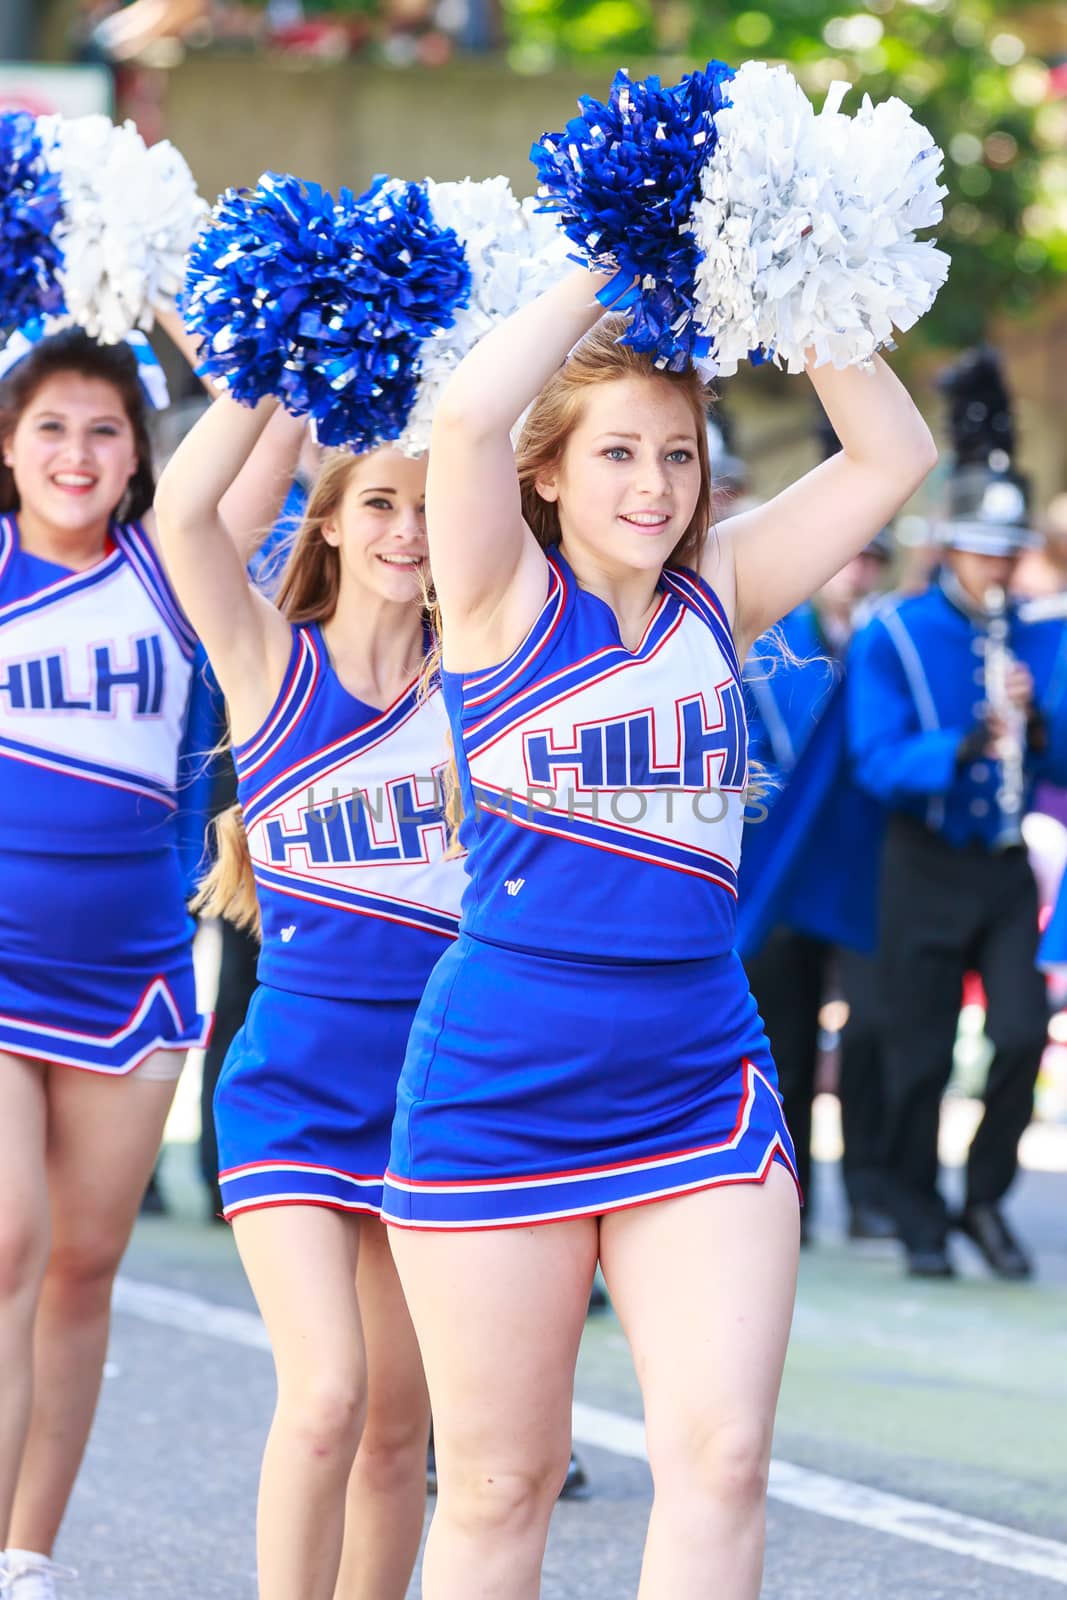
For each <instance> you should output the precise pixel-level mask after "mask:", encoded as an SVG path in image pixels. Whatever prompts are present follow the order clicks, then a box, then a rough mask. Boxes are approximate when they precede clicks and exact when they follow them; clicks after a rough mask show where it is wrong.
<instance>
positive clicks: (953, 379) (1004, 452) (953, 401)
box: [937, 345, 1015, 472]
mask: <svg viewBox="0 0 1067 1600" xmlns="http://www.w3.org/2000/svg"><path fill="white" fill-rule="evenodd" d="M937 386H938V388H939V389H940V390H941V392H942V394H944V395H945V396H946V397H947V399H948V425H949V432H950V434H951V437H952V448H953V450H954V452H955V456H956V466H957V467H968V466H971V465H973V464H974V463H980V464H981V465H982V466H991V467H992V468H993V470H994V471H997V472H1006V471H1007V470H1008V469H1009V467H1010V466H1011V461H1012V457H1013V456H1014V454H1015V422H1014V419H1013V417H1012V410H1011V397H1010V395H1009V394H1008V391H1007V388H1006V387H1005V384H1004V377H1003V374H1002V372H1001V366H1000V357H999V356H998V355H997V353H996V351H995V350H994V349H992V348H991V347H990V346H989V345H978V346H977V348H976V349H974V350H968V351H967V352H966V354H965V355H962V356H961V357H960V359H959V360H958V361H957V362H956V363H955V364H954V365H953V366H951V367H948V368H946V369H945V371H944V372H942V373H941V375H940V376H939V378H938V380H937Z"/></svg>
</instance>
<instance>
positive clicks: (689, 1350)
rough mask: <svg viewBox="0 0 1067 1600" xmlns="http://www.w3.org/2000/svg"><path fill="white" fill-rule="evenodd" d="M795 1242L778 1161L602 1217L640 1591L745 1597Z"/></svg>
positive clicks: (792, 1204)
mask: <svg viewBox="0 0 1067 1600" xmlns="http://www.w3.org/2000/svg"><path fill="white" fill-rule="evenodd" d="M798 1244H799V1209H798V1204H797V1193H796V1188H795V1186H794V1184H793V1180H792V1178H791V1177H790V1176H789V1174H788V1173H787V1172H786V1170H785V1168H784V1167H781V1166H778V1165H775V1166H774V1167H772V1169H771V1172H770V1175H769V1176H768V1178H767V1181H766V1183H765V1184H763V1185H762V1186H761V1185H757V1184H738V1185H737V1186H736V1187H733V1188H719V1189H709V1190H706V1191H705V1192H704V1193H702V1194H695V1195H689V1196H686V1197H684V1198H680V1199H677V1200H665V1201H662V1202H660V1203H659V1204H657V1205H652V1206H642V1207H638V1208H635V1209H633V1210H631V1211H620V1212H615V1213H612V1214H611V1215H609V1216H606V1217H604V1218H603V1220H602V1223H601V1247H600V1259H601V1264H602V1266H603V1270H604V1277H605V1279H606V1280H607V1285H608V1289H609V1291H610V1293H611V1298H612V1302H613V1303H614V1305H615V1308H616V1310H617V1312H618V1314H619V1318H620V1321H621V1322H622V1325H623V1327H624V1329H625V1331H626V1334H627V1337H628V1338H629V1341H630V1345H631V1348H632V1350H633V1354H634V1363H635V1366H636V1368H637V1376H638V1379H639V1380H640V1383H641V1389H642V1393H643V1395H644V1401H645V1421H646V1427H647V1430H648V1451H649V1460H650V1462H651V1465H652V1476H653V1480H654V1483H655V1499H654V1502H653V1507H652V1517H651V1520H650V1522H649V1529H648V1540H647V1543H646V1545H645V1557H644V1563H643V1565H642V1569H641V1586H640V1589H639V1591H638V1595H639V1600H707V1596H709V1595H714V1596H715V1600H757V1597H758V1595H759V1592H760V1580H761V1576H762V1572H763V1546H764V1534H765V1507H766V1492H767V1473H768V1470H769V1464H770V1454H771V1434H772V1432H773V1428H774V1412H775V1407H776V1405H777V1402H778V1390H779V1386H780V1384H781V1377H782V1367H783V1365H784V1362H785V1351H786V1344H787V1342H788V1339H789V1325H790V1321H791V1319H792V1313H793V1298H794V1294H795V1290H796V1269H797V1254H798Z"/></svg>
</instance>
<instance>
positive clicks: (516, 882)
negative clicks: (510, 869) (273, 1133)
mask: <svg viewBox="0 0 1067 1600" xmlns="http://www.w3.org/2000/svg"><path fill="white" fill-rule="evenodd" d="M525 882H526V879H525V878H505V879H504V888H505V889H506V890H507V891H508V894H510V895H512V896H514V895H517V894H518V892H519V890H520V889H521V888H522V886H523V884H524V883H525Z"/></svg>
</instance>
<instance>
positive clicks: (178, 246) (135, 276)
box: [39, 116, 208, 344]
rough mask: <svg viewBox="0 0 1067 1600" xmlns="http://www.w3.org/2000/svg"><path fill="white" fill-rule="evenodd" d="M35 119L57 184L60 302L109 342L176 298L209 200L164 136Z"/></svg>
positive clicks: (105, 122) (94, 119) (102, 122)
mask: <svg viewBox="0 0 1067 1600" xmlns="http://www.w3.org/2000/svg"><path fill="white" fill-rule="evenodd" d="M39 126H40V130H41V137H42V139H43V141H44V144H45V146H46V150H47V158H48V163H49V165H50V166H51V167H52V169H53V170H54V171H56V172H58V173H59V175H60V179H61V182H62V186H63V193H64V201H65V213H66V216H65V221H64V223H63V225H62V228H61V230H60V242H61V244H62V246H63V250H64V255H65V261H64V267H63V271H62V273H61V280H62V284H63V292H64V295H65V298H66V302H67V306H68V308H69V310H70V312H71V315H72V316H73V318H74V320H75V321H76V322H77V323H78V324H79V326H80V327H82V328H84V329H85V331H86V332H87V333H88V334H90V335H91V336H92V337H93V338H94V339H100V340H102V341H103V342H104V343H105V344H115V343H117V342H118V341H119V340H120V339H124V338H125V337H126V335H127V334H128V333H129V332H130V330H131V329H133V328H136V327H141V328H150V327H151V326H152V321H153V316H154V312H155V311H156V310H157V309H159V310H163V309H170V308H171V307H172V306H173V305H174V303H175V298H176V296H177V294H178V291H179V290H180V288H181V285H182V280H183V277H184V272H185V258H186V256H187V254H188V251H189V247H190V245H191V244H192V242H193V239H194V238H195V236H196V233H197V230H198V229H199V227H200V224H201V222H202V221H203V219H204V217H205V216H206V215H207V211H208V207H207V205H206V203H205V202H204V201H203V200H201V198H200V196H199V195H198V194H197V192H196V184H195V183H194V181H193V176H192V173H191V172H190V171H189V168H188V166H187V165H186V163H185V161H184V159H183V157H182V156H181V155H180V154H179V153H178V151H177V150H175V148H174V146H173V145H172V144H171V143H170V142H169V140H166V139H164V140H161V141H160V142H159V143H158V144H154V145H152V147H151V148H150V149H149V148H146V146H145V143H144V140H143V139H142V138H141V136H140V134H139V133H138V132H137V130H136V128H135V127H134V126H133V123H132V122H126V123H124V124H123V125H122V126H121V127H116V126H115V124H114V123H112V122H111V121H110V120H109V118H107V117H103V116H89V117H74V118H69V119H68V118H63V117H42V118H41V120H40V124H39Z"/></svg>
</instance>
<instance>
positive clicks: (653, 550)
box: [536, 376, 701, 572]
mask: <svg viewBox="0 0 1067 1600" xmlns="http://www.w3.org/2000/svg"><path fill="white" fill-rule="evenodd" d="M536 488H537V492H538V493H539V494H540V495H541V497H542V499H544V500H547V501H554V502H555V503H556V504H557V507H558V511H559V524H560V530H561V532H562V536H563V541H564V543H565V544H566V545H567V546H568V547H569V548H570V549H571V550H572V551H574V552H576V553H579V552H580V553H581V554H584V555H585V556H586V557H587V558H589V559H592V560H593V561H595V562H596V564H597V565H598V566H599V567H600V568H601V569H602V570H603V571H605V572H623V571H633V570H636V571H656V570H658V569H659V568H660V567H662V566H663V565H664V563H665V562H666V561H667V560H668V558H669V557H670V555H671V552H672V551H673V550H674V548H675V546H676V545H677V544H678V543H679V541H680V540H681V539H682V537H683V535H684V534H685V532H686V530H687V529H688V527H689V525H690V523H691V522H692V520H693V515H694V512H695V511H696V507H697V501H698V499H699V497H700V491H701V466H700V458H699V455H698V450H697V433H696V420H695V418H694V415H693V408H692V406H691V405H690V403H689V401H688V400H687V398H686V396H685V394H684V393H683V392H681V391H680V390H679V389H677V388H675V387H673V386H672V385H670V384H668V383H666V382H663V381H662V380H660V379H657V378H655V377H637V376H634V377H624V378H618V379H614V380H612V381H610V382H606V383H598V384H595V385H592V386H590V387H589V388H588V389H587V391H586V392H585V394H584V395H583V397H582V404H581V413H580V416H579V419H578V422H577V425H576V426H575V427H574V429H573V430H572V432H571V433H570V434H569V436H568V438H567V441H566V444H565V445H564V449H563V453H562V455H561V456H560V459H559V461H558V462H557V463H556V464H555V465H554V466H552V467H551V468H549V469H547V470H545V471H544V472H542V473H540V474H539V475H538V477H537V479H536Z"/></svg>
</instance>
